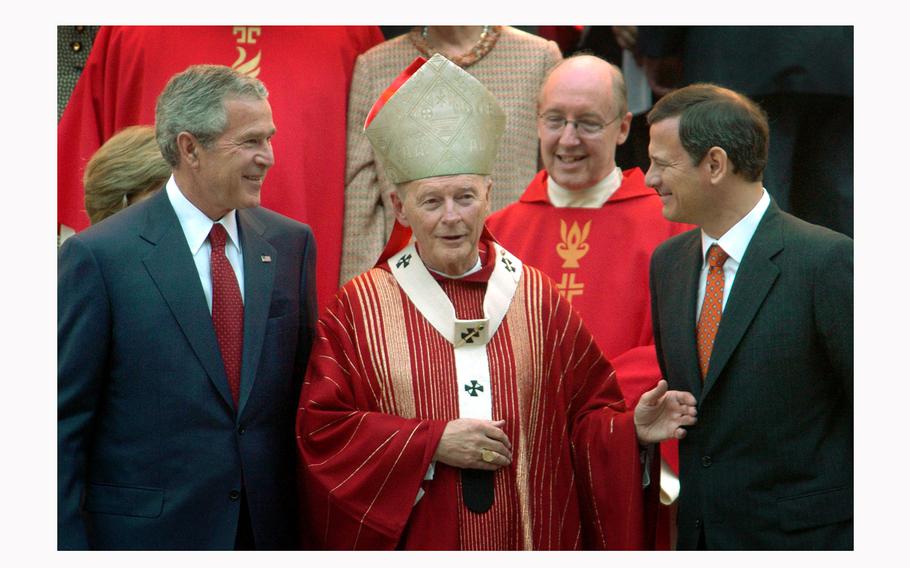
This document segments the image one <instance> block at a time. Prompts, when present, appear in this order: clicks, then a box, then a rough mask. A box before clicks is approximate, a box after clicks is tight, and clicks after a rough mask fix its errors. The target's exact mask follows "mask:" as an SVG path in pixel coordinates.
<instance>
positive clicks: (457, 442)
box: [433, 418, 512, 471]
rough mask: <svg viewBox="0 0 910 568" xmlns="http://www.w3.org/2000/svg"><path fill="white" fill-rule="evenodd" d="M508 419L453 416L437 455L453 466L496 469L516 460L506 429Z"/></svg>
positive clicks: (444, 432) (435, 457)
mask: <svg viewBox="0 0 910 568" xmlns="http://www.w3.org/2000/svg"><path fill="white" fill-rule="evenodd" d="M505 425H506V421H505V420H496V421H490V420H476V419H473V418H459V419H457V420H451V421H450V422H449V423H448V424H446V428H445V430H444V431H443V433H442V438H440V440H439V446H437V447H436V454H435V455H434V456H433V459H434V460H436V461H439V462H442V463H444V464H446V465H450V466H452V467H460V468H463V469H486V470H489V471H495V470H497V469H499V468H501V467H504V466H507V465H509V464H510V463H512V443H511V442H509V437H508V436H506V433H505V432H503V431H502V428H503V426H505Z"/></svg>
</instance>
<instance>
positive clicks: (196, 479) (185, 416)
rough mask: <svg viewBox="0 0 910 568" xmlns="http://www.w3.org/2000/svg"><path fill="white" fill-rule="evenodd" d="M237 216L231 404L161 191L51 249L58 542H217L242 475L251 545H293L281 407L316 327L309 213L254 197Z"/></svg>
mask: <svg viewBox="0 0 910 568" xmlns="http://www.w3.org/2000/svg"><path fill="white" fill-rule="evenodd" d="M237 220H238V226H239V233H240V241H241V245H242V248H243V266H244V287H245V294H244V330H243V363H242V371H241V390H240V401H239V411H235V408H234V403H233V401H232V399H231V395H230V391H229V389H228V383H227V378H226V375H225V371H224V366H223V364H222V362H221V357H220V352H219V348H218V341H217V339H216V337H215V331H214V327H213V325H212V318H211V315H210V313H209V310H208V307H207V305H206V300H205V295H204V293H203V291H202V286H201V285H200V282H199V275H198V272H197V270H196V267H195V265H194V263H193V259H192V256H191V255H190V250H189V246H188V245H187V242H186V238H185V237H184V234H183V231H182V229H181V227H180V224H179V222H178V220H177V216H176V214H175V213H174V210H173V208H172V207H171V204H170V201H169V200H168V198H167V194H166V192H165V191H164V190H162V191H160V192H159V193H158V194H157V195H155V196H154V197H152V198H151V199H149V200H147V201H145V202H142V203H139V204H136V205H134V206H131V207H129V208H127V209H126V210H124V211H122V212H120V213H118V214H116V215H114V216H113V217H111V218H109V219H107V220H105V221H103V222H102V223H99V224H98V225H96V226H94V227H91V228H90V229H87V230H86V231H84V232H82V233H79V234H77V235H75V236H73V237H71V238H69V239H68V240H67V241H66V242H64V244H63V246H62V247H61V249H60V251H59V253H58V274H57V277H58V280H57V300H58V312H57V314H58V320H57V325H58V332H57V341H58V347H57V356H58V371H57V380H58V424H57V435H58V453H57V459H58V466H57V467H58V470H57V475H58V494H57V498H58V508H57V516H58V519H57V523H58V524H57V530H58V534H57V539H58V546H59V548H61V549H69V548H86V547H91V548H100V549H120V548H123V549H196V548H198V549H230V548H233V547H234V539H235V536H236V534H237V525H238V517H239V512H240V499H239V495H240V493H239V492H240V491H241V489H243V490H244V491H245V498H246V501H247V503H248V507H249V513H250V518H251V523H252V529H253V532H254V534H255V539H256V545H257V547H259V548H292V547H294V546H295V544H296V542H297V540H298V538H299V535H298V531H297V528H296V525H297V520H296V519H297V514H296V507H295V446H296V444H295V440H294V419H295V411H296V406H297V400H298V396H299V391H300V386H301V381H302V379H303V375H304V371H305V368H306V363H307V359H308V357H309V350H310V344H311V341H312V339H313V334H314V327H315V317H316V314H315V309H316V308H315V294H314V291H315V283H314V276H315V275H314V263H315V243H314V241H313V235H312V233H311V232H310V229H309V228H308V227H307V226H306V225H303V224H301V223H298V222H296V221H292V220H290V219H288V218H286V217H282V216H281V215H278V214H277V213H274V212H271V211H268V210H266V209H262V208H256V209H249V210H241V211H237ZM269 259H270V261H268V260H269Z"/></svg>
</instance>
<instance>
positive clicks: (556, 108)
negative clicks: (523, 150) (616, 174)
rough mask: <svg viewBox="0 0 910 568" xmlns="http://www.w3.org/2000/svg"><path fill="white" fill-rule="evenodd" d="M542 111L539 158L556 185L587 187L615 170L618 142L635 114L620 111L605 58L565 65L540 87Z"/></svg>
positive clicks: (573, 61) (539, 112)
mask: <svg viewBox="0 0 910 568" xmlns="http://www.w3.org/2000/svg"><path fill="white" fill-rule="evenodd" d="M538 114H539V115H540V117H539V118H538V120H537V134H538V136H539V137H540V155H541V159H542V160H543V164H544V167H545V168H546V170H547V173H548V174H549V175H550V177H551V178H552V179H553V180H554V181H556V183H558V184H559V185H561V186H562V187H564V188H566V189H587V188H589V187H591V186H593V185H595V184H596V183H597V182H599V181H600V180H602V179H603V178H605V177H606V176H607V175H609V174H610V172H612V171H613V170H614V169H615V168H616V146H617V145H618V144H622V143H623V142H625V140H626V137H628V135H629V127H630V125H631V122H632V115H631V114H630V113H626V114H625V115H624V116H620V115H619V109H618V108H616V104H615V101H614V100H613V79H612V72H611V71H610V67H609V65H608V64H607V63H606V62H604V61H599V60H595V59H594V58H581V59H573V60H570V61H567V62H566V63H563V64H562V65H561V66H560V67H558V68H557V69H556V70H554V71H553V73H551V74H550V77H549V78H548V79H547V82H546V84H545V85H544V87H543V89H542V90H541V94H540V100H539V105H538ZM562 120H566V121H572V122H571V123H566V124H564V125H563V123H562Z"/></svg>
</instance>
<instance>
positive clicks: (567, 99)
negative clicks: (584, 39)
mask: <svg viewBox="0 0 910 568" xmlns="http://www.w3.org/2000/svg"><path fill="white" fill-rule="evenodd" d="M538 114H539V118H538V127H537V132H538V136H539V137H540V151H541V158H542V161H543V163H544V166H545V169H544V170H542V171H541V172H539V173H538V174H537V176H536V177H535V178H534V179H533V180H532V181H531V183H530V184H529V185H528V188H527V189H526V190H525V193H524V195H522V196H521V199H520V200H519V202H518V203H515V204H513V205H510V206H509V207H506V208H505V209H503V210H502V211H499V212H497V213H494V214H492V215H491V216H490V218H489V220H488V221H487V226H488V227H489V228H490V231H491V232H492V233H493V235H494V236H495V237H496V239H497V240H498V241H499V242H500V243H501V244H502V245H503V246H504V247H506V248H507V249H508V250H510V251H513V252H514V253H515V254H516V255H517V256H518V257H519V258H521V259H522V260H524V261H525V262H528V263H529V264H531V265H533V266H534V267H535V268H539V269H540V270H541V271H543V272H544V273H545V274H547V275H548V276H550V277H551V278H553V280H555V281H556V287H557V289H558V290H559V291H560V293H561V294H562V295H563V296H564V297H565V298H566V300H567V301H568V302H570V303H571V304H572V306H573V307H574V308H575V309H576V310H578V313H579V314H580V315H581V316H582V317H583V318H584V321H585V325H586V326H587V328H588V329H590V330H591V333H592V334H593V335H594V339H595V340H596V341H597V345H598V347H600V349H601V350H602V351H603V353H604V355H605V356H606V357H607V359H608V360H609V361H610V364H611V366H612V367H613V369H614V370H615V371H616V380H617V381H618V382H619V386H620V387H621V388H622V391H623V394H624V395H625V398H626V404H627V406H629V407H630V408H633V407H634V406H635V404H636V402H637V401H638V398H639V397H640V396H641V394H642V393H643V392H645V391H646V390H649V389H651V388H653V386H654V385H655V384H657V381H658V380H660V378H661V373H660V367H659V366H658V364H657V356H656V353H655V351H654V335H653V333H652V330H651V303H650V298H649V296H648V262H649V260H650V258H651V253H652V252H653V250H654V248H655V247H656V246H657V245H659V244H660V243H661V242H663V241H664V240H666V239H667V238H669V237H671V236H673V235H676V234H679V233H681V232H684V231H687V230H689V229H690V228H691V225H684V224H680V223H672V222H669V221H667V220H665V219H664V218H663V216H661V214H660V210H661V203H660V198H658V197H657V195H656V194H655V193H654V190H652V189H651V188H649V187H647V186H646V185H645V179H644V174H643V173H642V171H641V170H640V169H638V168H630V169H628V170H626V171H622V170H621V169H620V168H619V167H617V165H616V161H615V155H616V149H617V147H618V146H619V145H621V144H624V143H626V142H627V140H628V136H629V128H630V123H631V121H632V114H631V113H630V112H629V110H628V108H627V106H626V91H625V83H624V81H623V76H622V73H621V72H620V70H619V68H618V67H616V66H614V65H611V64H610V63H608V62H606V61H604V60H603V59H600V58H598V57H595V56H592V55H577V56H573V57H569V58H567V59H565V60H563V61H562V62H561V63H560V64H559V65H558V66H557V67H555V68H554V69H553V70H552V72H551V73H550V75H549V76H548V77H547V79H546V81H545V82H544V84H543V86H542V87H541V90H540V97H539V99H538ZM661 454H662V456H663V461H662V470H661V486H662V492H661V501H662V503H663V507H661V509H660V517H659V522H658V534H657V541H656V546H658V547H659V548H663V549H666V548H670V547H671V546H672V542H671V541H672V526H673V511H672V510H671V509H669V506H670V505H671V504H672V503H673V502H674V501H675V497H676V495H677V493H678V481H677V471H678V470H677V467H678V465H677V451H676V442H675V440H670V441H668V442H665V443H664V444H663V445H662V447H661Z"/></svg>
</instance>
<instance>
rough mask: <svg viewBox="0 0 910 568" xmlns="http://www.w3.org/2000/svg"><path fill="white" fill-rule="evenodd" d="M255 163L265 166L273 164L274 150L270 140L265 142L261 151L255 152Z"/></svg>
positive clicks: (268, 166)
mask: <svg viewBox="0 0 910 568" xmlns="http://www.w3.org/2000/svg"><path fill="white" fill-rule="evenodd" d="M256 163H257V164H259V165H260V166H263V167H265V168H271V167H272V166H274V165H275V152H274V151H273V150H272V143H271V142H266V143H265V147H264V148H263V149H262V151H260V152H258V153H257V154H256Z"/></svg>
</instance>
